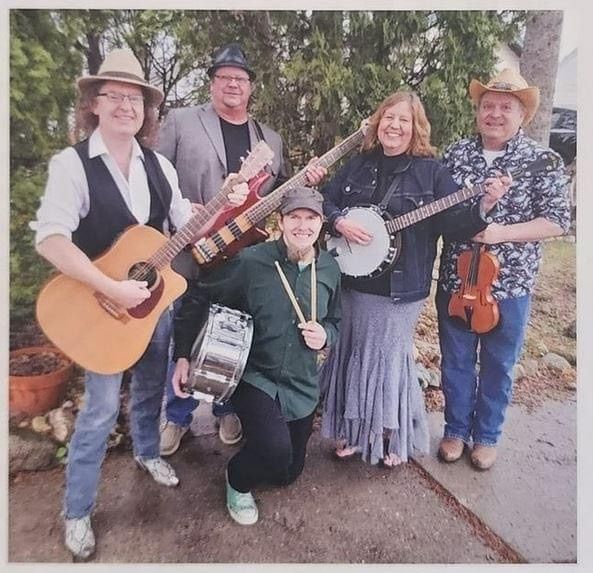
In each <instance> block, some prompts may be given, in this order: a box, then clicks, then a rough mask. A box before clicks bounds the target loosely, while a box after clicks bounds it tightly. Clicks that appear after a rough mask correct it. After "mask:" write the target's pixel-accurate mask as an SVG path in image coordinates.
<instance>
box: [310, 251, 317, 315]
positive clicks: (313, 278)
mask: <svg viewBox="0 0 593 573" xmlns="http://www.w3.org/2000/svg"><path fill="white" fill-rule="evenodd" d="M311 320H312V321H313V322H317V270H316V269H315V257H313V260H312V261H311Z"/></svg>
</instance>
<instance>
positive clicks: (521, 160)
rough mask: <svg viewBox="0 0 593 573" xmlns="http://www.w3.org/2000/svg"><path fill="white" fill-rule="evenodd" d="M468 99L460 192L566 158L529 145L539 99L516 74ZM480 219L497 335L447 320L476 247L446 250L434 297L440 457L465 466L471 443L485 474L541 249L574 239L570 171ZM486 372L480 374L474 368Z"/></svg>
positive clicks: (522, 182) (532, 180)
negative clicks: (492, 269)
mask: <svg viewBox="0 0 593 573" xmlns="http://www.w3.org/2000/svg"><path fill="white" fill-rule="evenodd" d="M469 94H470V97H471V99H472V102H473V103H474V105H475V108H476V125H477V130H478V134H477V135H475V136H473V137H469V138H467V139H463V140H461V141H459V142H457V143H456V144H454V145H452V146H451V147H450V148H449V149H448V150H447V151H446V152H445V154H444V157H443V160H444V163H445V165H446V166H447V167H448V168H449V170H450V171H451V173H452V175H453V178H454V179H455V180H456V181H457V183H459V184H460V185H462V184H467V182H468V179H470V181H471V183H472V184H477V183H480V182H481V181H483V180H484V179H485V178H487V177H488V176H491V175H493V174H495V173H501V172H502V173H504V172H505V171H507V170H512V169H515V168H517V167H519V166H521V165H523V164H528V163H531V162H533V161H536V160H538V159H541V158H542V157H544V156H545V155H554V156H556V157H557V159H558V161H559V162H561V159H560V157H559V156H558V155H557V154H556V153H554V152H553V151H551V150H550V149H548V148H544V147H542V146H541V145H539V144H538V143H537V142H535V141H533V140H532V139H529V138H528V137H527V136H526V135H525V134H524V132H523V129H522V127H523V126H524V125H526V124H527V123H529V122H530V121H531V119H533V116H534V115H535V113H536V111H537V108H538V105H539V89H538V88H537V87H534V86H529V85H528V84H527V82H526V81H525V80H524V79H523V77H521V75H519V73H518V72H516V71H514V70H511V69H505V70H503V71H502V72H501V73H500V74H498V75H497V76H496V77H494V78H492V79H491V80H490V81H489V82H488V83H487V84H485V85H484V84H482V83H480V82H479V81H477V80H472V81H471V83H470V86H469ZM483 217H484V218H485V219H486V221H487V222H488V223H489V225H488V226H487V227H486V228H485V229H484V230H483V231H482V232H480V233H478V235H476V236H475V237H473V241H475V242H479V243H482V244H484V245H486V249H487V251H488V252H490V253H492V254H493V255H495V256H496V257H497V259H498V262H499V264H500V271H499V275H498V278H497V279H496V280H495V282H494V284H493V286H492V294H493V296H494V298H495V300H496V301H497V303H498V309H499V313H500V318H499V322H498V325H497V326H496V327H495V328H494V329H492V330H491V331H489V332H487V333H486V334H481V335H480V334H476V333H474V332H471V331H469V330H468V329H464V328H462V327H460V326H459V324H458V323H456V322H455V321H454V320H453V319H452V318H451V317H450V316H449V315H448V304H449V300H450V297H451V293H453V292H455V291H458V290H459V288H460V284H461V280H460V278H459V276H458V273H457V259H458V257H459V255H460V254H461V253H463V252H464V251H467V250H469V249H471V248H472V243H471V242H456V241H451V242H447V241H445V244H444V246H443V251H442V255H441V264H440V272H439V283H438V291H437V297H436V303H437V311H438V319H439V338H440V346H441V355H442V360H441V374H442V385H443V392H444V394H445V430H444V437H443V439H442V440H441V444H440V447H439V455H440V457H441V459H443V460H444V461H446V462H454V461H456V460H458V459H459V458H460V457H461V456H462V454H463V451H464V447H465V445H466V444H467V445H469V444H470V443H473V448H472V451H471V455H470V459H471V462H472V464H473V465H474V467H476V468H477V469H481V470H486V469H488V468H490V467H491V466H492V464H493V463H494V462H495V460H496V454H497V450H496V446H497V444H498V442H499V439H500V436H501V433H502V426H503V423H504V417H505V411H506V408H507V406H508V404H509V402H510V399H511V394H512V384H513V368H514V366H515V364H516V362H517V360H518V358H519V355H520V352H521V347H522V345H523V339H524V334H525V329H526V326H527V320H528V315H529V308H530V301H531V293H532V291H533V287H534V283H535V279H536V275H537V271H538V267H539V263H540V260H541V254H542V243H541V241H542V240H543V239H547V238H549V237H555V236H558V235H561V234H563V233H565V232H566V231H567V230H568V227H569V222H570V213H569V204H568V197H567V178H566V175H565V172H564V168H563V167H560V168H558V169H555V170H552V171H550V172H537V173H531V174H524V175H522V176H520V177H518V178H517V179H516V180H515V181H513V183H512V185H511V188H510V190H509V191H508V192H507V193H506V194H505V195H504V196H503V197H502V198H501V199H500V200H499V201H498V202H497V203H496V206H495V207H494V208H493V209H492V210H491V211H490V212H488V213H484V214H483ZM478 363H479V369H478V371H476V366H477V365H478Z"/></svg>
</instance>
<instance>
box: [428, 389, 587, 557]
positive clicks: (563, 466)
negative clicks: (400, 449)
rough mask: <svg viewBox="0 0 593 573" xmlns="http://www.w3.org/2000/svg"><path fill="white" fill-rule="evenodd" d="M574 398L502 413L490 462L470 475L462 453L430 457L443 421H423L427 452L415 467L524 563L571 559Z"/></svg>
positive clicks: (435, 415) (434, 418)
mask: <svg viewBox="0 0 593 573" xmlns="http://www.w3.org/2000/svg"><path fill="white" fill-rule="evenodd" d="M576 410H577V408H576V400H575V399H568V400H566V401H564V402H555V401H549V402H546V403H545V404H544V405H543V406H542V407H541V408H540V409H538V410H537V411H535V412H532V413H527V412H526V411H525V410H524V409H522V408H521V407H519V406H512V407H511V408H510V409H509V413H508V416H507V421H506V424H505V432H504V435H503V440H502V443H501V445H500V447H499V457H498V460H497V462H496V464H495V465H494V466H493V467H492V469H491V470H489V471H487V472H478V471H475V470H474V469H473V468H472V466H471V462H470V460H469V455H467V450H466V455H464V457H463V458H462V459H461V460H460V461H459V462H457V463H455V464H445V463H443V462H440V461H439V460H438V459H437V458H436V452H437V448H438V444H439V440H440V437H441V435H442V427H443V415H442V413H438V412H433V413H431V414H430V415H429V423H430V430H431V436H432V438H431V451H430V455H429V456H425V457H423V458H419V459H418V460H417V461H418V462H419V464H420V465H421V466H422V467H423V468H424V469H425V470H426V471H427V472H429V473H430V475H431V476H432V477H433V478H434V479H435V480H437V481H438V482H439V483H440V484H441V485H442V486H443V487H445V489H447V490H448V491H449V492H450V493H451V494H452V495H453V496H454V497H455V498H456V499H457V500H458V501H459V502H460V503H461V504H462V505H464V506H465V507H467V508H468V509H469V510H470V511H471V512H472V513H474V514H475V515H476V516H477V517H478V518H479V519H480V520H481V521H482V522H483V523H485V524H486V525H487V526H488V527H489V528H490V529H491V530H492V531H494V532H495V533H496V534H497V535H498V536H499V537H501V538H502V539H503V540H504V541H505V542H506V543H507V544H508V545H510V546H511V547H512V548H513V549H514V550H515V551H516V552H518V553H519V554H520V555H521V556H523V557H524V558H525V560H526V561H528V562H530V563H550V562H555V563H561V562H575V561H576V558H577V456H576Z"/></svg>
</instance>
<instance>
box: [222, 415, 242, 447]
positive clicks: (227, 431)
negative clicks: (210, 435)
mask: <svg viewBox="0 0 593 573" xmlns="http://www.w3.org/2000/svg"><path fill="white" fill-rule="evenodd" d="M218 437H219V438H220V441H221V442H222V443H223V444H227V445H228V446H232V445H233V444H236V443H237V442H239V441H240V440H241V438H242V437H243V428H242V427H241V420H239V417H238V416H237V414H235V413H230V414H226V415H224V416H220V418H218Z"/></svg>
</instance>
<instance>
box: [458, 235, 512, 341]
mask: <svg viewBox="0 0 593 573" xmlns="http://www.w3.org/2000/svg"><path fill="white" fill-rule="evenodd" d="M499 269H500V264H499V262H498V259H497V258H496V256H495V255H493V254H492V253H489V252H487V251H486V247H485V246H484V245H483V244H480V243H474V246H473V248H472V250H471V251H466V252H464V253H461V255H459V258H458V259H457V274H458V275H459V277H460V278H461V288H460V289H459V291H457V292H455V293H453V294H452V295H451V300H450V301H449V316H451V317H454V318H459V319H461V320H462V321H463V322H464V323H465V324H466V326H467V327H468V328H469V329H470V330H471V331H472V332H475V333H477V334H484V333H486V332H489V331H490V330H492V329H493V328H494V327H495V326H496V325H497V324H498V319H499V312H498V304H497V302H496V300H495V299H494V297H493V296H492V292H491V291H492V284H493V283H494V281H495V280H496V278H497V277H498V271H499Z"/></svg>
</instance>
